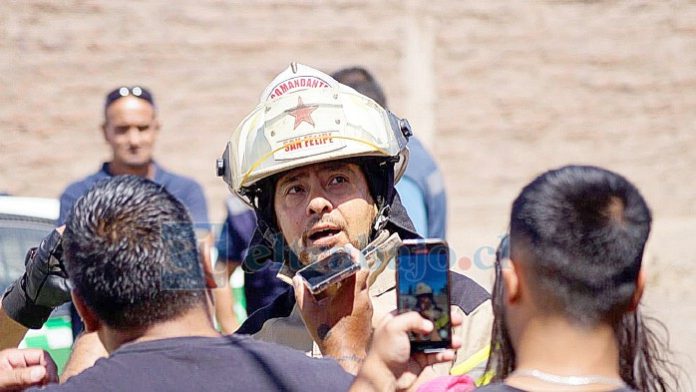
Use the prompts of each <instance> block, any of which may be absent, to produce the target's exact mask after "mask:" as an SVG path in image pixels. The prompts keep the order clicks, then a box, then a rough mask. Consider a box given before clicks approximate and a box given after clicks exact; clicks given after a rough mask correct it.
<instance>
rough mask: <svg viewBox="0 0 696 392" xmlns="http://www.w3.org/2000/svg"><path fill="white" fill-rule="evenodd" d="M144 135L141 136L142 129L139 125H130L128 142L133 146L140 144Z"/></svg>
mask: <svg viewBox="0 0 696 392" xmlns="http://www.w3.org/2000/svg"><path fill="white" fill-rule="evenodd" d="M141 139H142V137H141V136H140V130H139V129H138V127H130V129H128V143H129V144H130V145H131V146H139V145H140V141H141Z"/></svg>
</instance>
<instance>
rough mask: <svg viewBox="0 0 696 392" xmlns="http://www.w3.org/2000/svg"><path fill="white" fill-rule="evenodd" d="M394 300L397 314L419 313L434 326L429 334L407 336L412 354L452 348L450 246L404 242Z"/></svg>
mask: <svg viewBox="0 0 696 392" xmlns="http://www.w3.org/2000/svg"><path fill="white" fill-rule="evenodd" d="M397 301H398V308H399V311H400V312H407V311H415V312H418V313H420V315H421V316H422V317H423V318H426V319H428V320H430V321H432V323H433V325H434V326H435V328H434V329H433V331H432V332H431V333H429V334H426V335H421V334H410V335H409V337H410V339H411V351H414V352H416V351H423V352H437V351H441V350H444V349H446V348H449V347H451V345H452V328H451V323H450V293H449V247H448V246H447V243H446V242H445V241H443V240H413V241H404V244H403V245H402V246H401V247H400V248H399V256H398V259H397Z"/></svg>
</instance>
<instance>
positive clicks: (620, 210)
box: [510, 166, 651, 325]
mask: <svg viewBox="0 0 696 392" xmlns="http://www.w3.org/2000/svg"><path fill="white" fill-rule="evenodd" d="M650 223H651V216H650V210H649V209H648V206H647V204H646V202H645V200H644V199H643V197H642V196H641V194H640V193H639V191H638V190H637V189H636V187H635V186H633V184H631V183H630V182H629V181H628V180H626V179H625V178H624V177H622V176H620V175H618V174H616V173H613V172H610V171H608V170H604V169H601V168H597V167H592V166H566V167H563V168H560V169H557V170H552V171H548V172H546V173H544V174H542V175H541V176H539V177H537V178H536V179H535V180H534V181H533V182H532V183H530V184H529V185H527V186H526V187H525V188H524V189H523V190H522V193H521V194H520V195H519V196H518V197H517V199H516V200H515V202H514V203H513V207H512V216H511V223H510V232H511V244H512V251H513V259H515V255H514V253H515V249H516V248H519V247H520V246H521V247H523V248H525V249H526V250H527V252H525V254H526V255H528V257H527V260H526V262H528V263H529V267H530V270H531V271H532V273H531V274H530V275H531V277H530V289H531V290H533V292H534V293H535V294H537V295H536V298H543V299H544V301H545V307H546V308H547V309H549V310H550V311H552V312H559V313H562V314H563V315H564V316H566V317H567V318H569V319H570V320H572V321H574V322H577V323H580V324H583V325H594V324H596V323H597V322H602V321H608V322H615V321H616V320H618V319H619V318H620V317H621V316H622V314H623V313H624V312H625V311H626V310H627V307H628V306H629V304H630V301H631V298H632V295H633V293H634V291H635V289H636V279H637V276H638V272H639V270H640V266H641V260H642V257H643V250H644V247H645V242H646V240H647V238H648V234H649V232H650Z"/></svg>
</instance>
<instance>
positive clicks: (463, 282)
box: [450, 270, 491, 315]
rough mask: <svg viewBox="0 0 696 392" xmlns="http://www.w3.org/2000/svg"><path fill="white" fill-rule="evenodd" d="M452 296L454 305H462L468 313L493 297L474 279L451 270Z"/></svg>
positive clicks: (463, 309)
mask: <svg viewBox="0 0 696 392" xmlns="http://www.w3.org/2000/svg"><path fill="white" fill-rule="evenodd" d="M450 298H451V301H452V305H456V306H458V307H460V308H461V309H462V311H464V313H465V314H467V315H468V314H470V313H471V312H473V311H474V310H476V309H477V308H478V307H479V306H480V305H481V304H483V303H484V302H486V301H488V300H489V299H491V295H490V293H489V292H488V291H487V290H486V289H485V288H483V286H481V285H480V284H478V283H476V281H474V280H473V279H471V278H469V277H468V276H465V275H463V274H460V273H459V272H456V271H452V270H450Z"/></svg>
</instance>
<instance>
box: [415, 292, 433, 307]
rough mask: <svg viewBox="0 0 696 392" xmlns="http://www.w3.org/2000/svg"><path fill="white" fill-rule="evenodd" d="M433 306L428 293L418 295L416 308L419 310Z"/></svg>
mask: <svg viewBox="0 0 696 392" xmlns="http://www.w3.org/2000/svg"><path fill="white" fill-rule="evenodd" d="M432 307H433V301H432V300H431V299H430V296H429V295H419V296H418V309H419V310H430V308H432Z"/></svg>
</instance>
